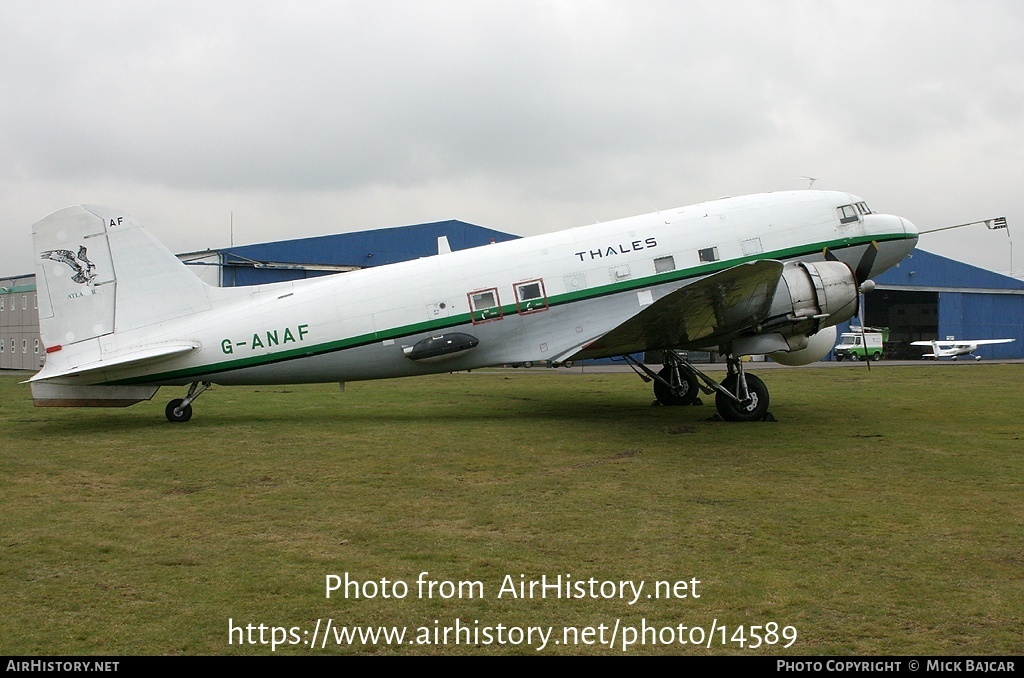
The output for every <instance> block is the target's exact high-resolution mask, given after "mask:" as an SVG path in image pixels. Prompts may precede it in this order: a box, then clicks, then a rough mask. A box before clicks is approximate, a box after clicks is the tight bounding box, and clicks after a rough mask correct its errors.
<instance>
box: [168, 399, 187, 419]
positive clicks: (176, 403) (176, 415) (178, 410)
mask: <svg viewBox="0 0 1024 678" xmlns="http://www.w3.org/2000/svg"><path fill="white" fill-rule="evenodd" d="M183 402H185V401H184V400H182V399H181V398H175V399H174V400H172V401H171V402H169V403H167V408H166V409H165V410H164V414H166V415H167V421H172V422H174V423H176V424H184V423H185V422H186V421H188V420H189V419H191V418H192V406H191V405H185V407H182V406H181V404H182V403H183Z"/></svg>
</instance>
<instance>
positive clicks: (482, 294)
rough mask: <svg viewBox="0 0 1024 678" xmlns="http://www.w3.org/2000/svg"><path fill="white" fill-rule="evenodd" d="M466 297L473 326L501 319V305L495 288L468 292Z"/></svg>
mask: <svg viewBox="0 0 1024 678" xmlns="http://www.w3.org/2000/svg"><path fill="white" fill-rule="evenodd" d="M468 296H469V310H470V318H471V319H472V321H473V324H474V325H475V324H477V323H484V322H487V321H489V320H499V319H500V318H501V304H500V302H499V300H498V290H497V288H495V287H491V288H489V289H486V290H478V291H476V292H470V293H469V295H468Z"/></svg>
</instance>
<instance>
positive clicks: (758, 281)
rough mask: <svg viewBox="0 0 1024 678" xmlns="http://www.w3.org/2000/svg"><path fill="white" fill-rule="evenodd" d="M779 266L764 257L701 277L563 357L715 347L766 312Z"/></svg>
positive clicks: (775, 285)
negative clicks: (763, 258) (760, 259)
mask: <svg viewBox="0 0 1024 678" xmlns="http://www.w3.org/2000/svg"><path fill="white" fill-rule="evenodd" d="M782 271H783V264H782V262H780V261H775V260H772V259H765V260H762V261H751V262H748V263H745V264H740V265H739V266H734V267H733V268H729V269H726V270H724V271H720V272H719V273H715V274H713V275H709V276H707V277H706V278H701V279H700V280H698V281H696V282H693V283H690V284H689V285H686V286H685V287H681V288H679V289H678V290H676V291H674V292H672V293H670V294H667V295H665V296H664V297H662V298H661V299H659V300H658V301H656V302H654V303H653V304H651V305H650V306H648V307H647V308H645V309H644V310H643V311H641V312H640V313H637V314H636V315H634V316H633V317H632V318H630V319H629V320H627V321H625V322H624V323H622V324H621V325H619V326H618V327H615V328H614V329H612V330H610V331H609V332H607V333H605V334H604V335H602V336H600V337H598V338H597V339H595V340H594V341H592V342H590V343H589V344H587V345H586V346H584V347H583V348H581V349H580V350H579V351H577V352H576V353H574V354H573V355H571V356H569V357H568V358H566V360H583V359H586V358H604V357H608V356H615V355H626V354H629V353H637V352H639V351H645V350H653V349H663V348H691V349H693V348H704V347H710V346H717V345H719V344H721V343H722V342H724V341H728V340H730V339H732V338H734V337H736V336H738V335H739V334H741V333H742V332H744V331H745V330H748V329H750V328H751V327H753V326H754V325H756V324H757V323H759V322H760V321H762V320H764V319H765V318H766V317H767V315H768V312H769V310H770V309H771V306H772V299H773V297H774V295H775V289H776V287H777V286H778V284H779V280H780V279H781V278H782Z"/></svg>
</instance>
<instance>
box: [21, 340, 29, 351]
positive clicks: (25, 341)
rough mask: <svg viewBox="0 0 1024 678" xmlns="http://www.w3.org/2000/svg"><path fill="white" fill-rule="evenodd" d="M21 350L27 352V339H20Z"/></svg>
mask: <svg viewBox="0 0 1024 678" xmlns="http://www.w3.org/2000/svg"><path fill="white" fill-rule="evenodd" d="M21 352H22V353H28V339H22V340H21Z"/></svg>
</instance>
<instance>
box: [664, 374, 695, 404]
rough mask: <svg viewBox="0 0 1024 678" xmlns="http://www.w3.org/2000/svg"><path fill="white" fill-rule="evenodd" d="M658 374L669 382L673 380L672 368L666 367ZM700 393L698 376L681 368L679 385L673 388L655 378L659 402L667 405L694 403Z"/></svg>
mask: <svg viewBox="0 0 1024 678" xmlns="http://www.w3.org/2000/svg"><path fill="white" fill-rule="evenodd" d="M658 376H659V377H661V378H662V379H664V380H665V381H667V382H670V383H671V382H672V368H671V367H664V368H662V370H661V372H658ZM698 395H700V389H699V388H698V387H697V377H695V376H694V375H692V374H690V373H689V372H687V371H686V370H679V387H678V389H671V388H669V387H668V386H666V385H665V384H663V383H661V382H660V381H658V380H657V379H655V380H654V397H655V398H657V399H658V402H659V403H661V404H662V405H666V406H681V405H692V404H693V401H694V400H696V399H697V396H698Z"/></svg>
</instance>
